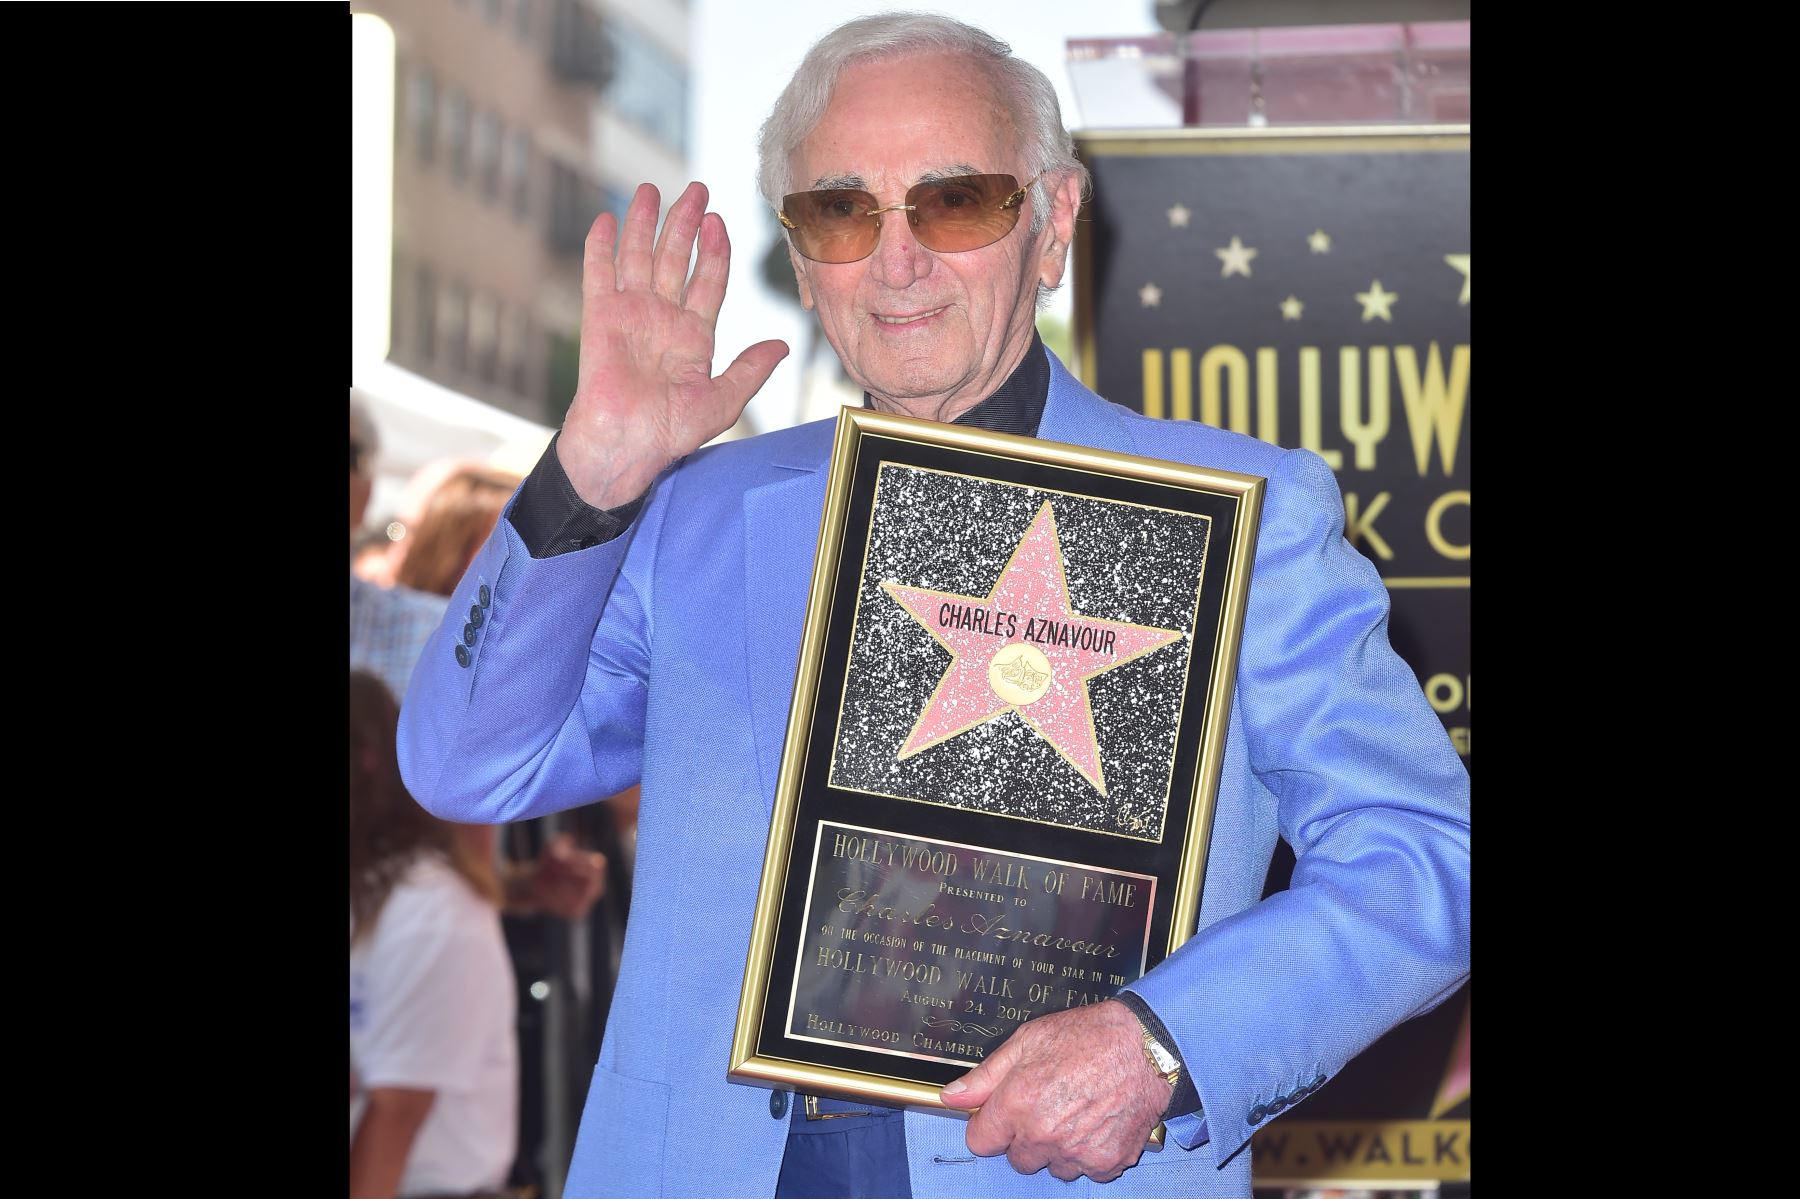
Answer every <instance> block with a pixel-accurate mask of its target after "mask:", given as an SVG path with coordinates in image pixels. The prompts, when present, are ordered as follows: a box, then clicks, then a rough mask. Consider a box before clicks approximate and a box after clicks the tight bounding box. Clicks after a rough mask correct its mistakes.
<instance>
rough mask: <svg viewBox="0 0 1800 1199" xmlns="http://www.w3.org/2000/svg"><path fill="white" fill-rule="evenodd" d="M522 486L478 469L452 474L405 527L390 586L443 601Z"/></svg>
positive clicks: (460, 469)
mask: <svg viewBox="0 0 1800 1199" xmlns="http://www.w3.org/2000/svg"><path fill="white" fill-rule="evenodd" d="M422 469H423V470H431V469H432V467H431V466H430V465H429V464H428V465H427V466H426V467H424V468H422ZM521 482H523V480H522V479H520V478H519V476H517V475H509V474H505V473H503V472H501V471H497V470H488V469H486V468H484V467H480V466H473V465H461V466H458V467H457V468H455V469H454V470H453V471H451V473H450V474H449V475H447V476H446V477H445V478H444V480H443V482H441V483H439V484H438V485H437V486H436V487H435V488H433V489H432V491H431V493H430V495H429V497H428V498H427V499H426V500H425V504H424V509H423V511H422V512H421V513H420V514H419V516H418V517H417V518H416V519H414V520H411V521H408V522H406V525H407V528H406V537H405V539H404V540H403V541H401V542H400V543H399V544H401V545H404V546H405V547H406V552H405V554H404V555H403V556H402V557H401V558H400V564H399V565H398V566H397V567H396V568H395V570H394V581H395V582H396V583H398V584H400V585H401V586H402V587H411V588H413V589H414V590H415V591H429V592H431V593H432V594H434V595H441V596H445V597H448V596H449V594H450V593H451V592H452V591H453V590H455V588H456V583H457V580H459V579H461V578H462V576H463V571H465V570H467V569H468V568H469V563H470V562H472V561H474V560H475V551H476V550H478V549H480V548H481V543H482V542H484V541H486V540H487V539H488V534H490V533H492V532H493V531H494V523H495V522H496V521H498V520H499V519H500V511H501V509H503V508H505V507H506V501H507V500H508V499H510V498H511V497H512V493H513V492H514V491H515V490H517V488H518V486H519V484H520V483H521Z"/></svg>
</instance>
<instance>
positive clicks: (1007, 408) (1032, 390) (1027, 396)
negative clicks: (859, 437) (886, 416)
mask: <svg viewBox="0 0 1800 1199" xmlns="http://www.w3.org/2000/svg"><path fill="white" fill-rule="evenodd" d="M1049 398H1050V360H1049V358H1048V357H1047V356H1046V353H1045V350H1044V342H1043V339H1042V338H1040V337H1039V336H1038V334H1037V331H1036V330H1035V329H1034V330H1032V333H1031V347H1030V348H1029V349H1027V350H1026V351H1025V357H1024V359H1023V360H1022V361H1021V362H1020V363H1019V365H1018V366H1017V367H1015V368H1013V373H1012V374H1010V375H1008V376H1006V381H1005V382H1004V383H1002V384H1000V386H998V387H996V388H995V389H994V390H993V393H992V394H991V395H989V396H988V397H987V398H986V399H984V400H982V401H981V402H980V403H979V404H976V405H975V406H974V407H973V408H971V409H969V410H968V411H967V412H965V413H963V414H962V415H961V416H959V417H957V418H956V420H955V421H954V422H952V423H954V424H958V425H969V426H972V427H974V428H977V429H990V430H992V431H993V432H995V433H1016V434H1018V435H1019V436H1021V437H1036V436H1037V429H1038V422H1039V421H1041V420H1042V419H1043V417H1044V404H1045V402H1046V401H1047V400H1048V399H1049ZM874 406H875V405H874V402H873V401H871V400H870V399H869V396H868V393H866V392H865V393H864V394H863V407H864V408H873V407H874Z"/></svg>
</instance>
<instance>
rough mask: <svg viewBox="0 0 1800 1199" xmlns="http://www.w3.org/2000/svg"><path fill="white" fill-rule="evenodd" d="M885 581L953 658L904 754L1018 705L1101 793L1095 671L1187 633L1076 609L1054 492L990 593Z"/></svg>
mask: <svg viewBox="0 0 1800 1199" xmlns="http://www.w3.org/2000/svg"><path fill="white" fill-rule="evenodd" d="M881 587H882V590H884V591H886V592H887V593H888V594H889V595H890V596H892V597H893V598H894V600H895V602H896V603H898V604H899V605H900V606H901V607H903V608H905V609H906V611H907V613H908V614H909V615H911V616H912V618H913V619H914V620H917V621H918V622H919V623H920V624H922V625H924V626H925V629H926V631H927V632H929V633H930V634H931V635H932V636H933V637H935V638H937V640H938V643H939V644H940V645H942V646H943V647H944V648H945V649H947V650H949V651H950V653H951V656H952V659H953V660H952V661H951V663H950V668H949V669H948V670H946V671H945V672H944V677H943V678H941V679H939V680H938V685H937V690H935V691H934V692H932V695H931V700H930V702H929V703H927V704H926V705H925V710H924V712H922V713H921V714H920V716H919V720H918V723H917V724H915V725H913V729H912V732H911V733H910V734H908V735H907V738H906V740H905V742H904V743H902V745H901V746H900V753H899V757H900V759H902V760H904V759H906V758H910V757H912V756H913V755H914V754H916V753H918V752H919V751H921V750H924V749H928V748H930V747H931V746H933V745H936V744H937V743H938V742H940V741H944V740H947V739H949V738H951V737H954V736H956V735H957V734H958V733H965V732H967V731H969V730H970V729H972V728H975V727H977V726H978V725H982V724H986V723H987V722H988V721H990V720H992V719H994V718H995V717H996V716H999V715H1000V714H1001V713H1003V712H1007V711H1012V712H1017V713H1018V714H1019V718H1020V719H1021V720H1023V721H1024V722H1025V723H1026V724H1027V725H1029V726H1030V727H1031V729H1032V730H1033V731H1034V732H1036V733H1037V735H1038V736H1040V737H1042V738H1043V739H1044V740H1045V741H1047V742H1049V743H1050V745H1051V747H1052V748H1054V749H1055V750H1056V752H1057V753H1059V754H1061V755H1062V757H1063V760H1064V761H1066V762H1068V763H1069V765H1071V766H1073V767H1074V768H1075V769H1076V770H1077V771H1078V772H1079V773H1080V774H1081V776H1082V777H1083V778H1085V779H1086V780H1087V781H1088V782H1089V783H1091V784H1093V787H1094V789H1095V790H1096V791H1098V792H1100V794H1101V795H1105V794H1106V775H1105V772H1104V771H1103V770H1102V769H1101V766H1100V745H1099V741H1098V739H1097V737H1096V735H1095V732H1094V713H1093V709H1092V708H1091V707H1090V706H1089V703H1088V689H1087V683H1088V680H1089V679H1092V678H1094V677H1096V676H1098V675H1102V674H1105V673H1106V672H1107V671H1109V670H1111V669H1113V668H1114V667H1116V666H1120V665H1123V664H1124V663H1126V662H1129V661H1131V660H1132V659H1133V658H1136V657H1140V656H1142V655H1144V654H1147V653H1149V652H1150V651H1152V650H1154V649H1159V648H1161V647H1162V646H1165V645H1169V644H1171V643H1173V642H1177V641H1180V640H1181V639H1182V636H1183V634H1182V632H1181V631H1180V630H1179V629H1157V628H1150V627H1148V626H1145V625H1135V624H1127V623H1126V622H1124V621H1119V620H1101V619H1098V618H1096V617H1092V616H1082V615H1080V614H1079V613H1077V612H1075V611H1074V610H1073V608H1072V607H1071V606H1070V603H1069V587H1068V582H1067V580H1066V579H1065V578H1064V574H1063V559H1062V550H1061V546H1060V543H1059V542H1058V540H1057V535H1056V516H1055V514H1054V513H1053V512H1052V511H1051V509H1050V501H1048V500H1045V501H1044V505H1043V507H1041V508H1039V509H1038V513H1037V516H1036V517H1035V518H1034V519H1033V520H1032V522H1031V528H1030V529H1028V530H1026V533H1025V536H1024V537H1023V538H1022V539H1020V541H1019V544H1018V546H1017V547H1015V548H1014V550H1013V553H1012V557H1011V558H1010V559H1009V560H1008V561H1007V563H1006V569H1004V570H1002V571H1001V572H1000V577H999V579H998V580H996V581H995V583H994V589H993V590H992V591H991V592H989V593H988V595H987V596H985V597H980V596H972V595H957V594H955V593H952V592H947V591H930V590H927V589H925V588H923V587H905V586H902V585H901V584H899V583H895V582H893V581H891V580H890V581H887V582H884V583H882V584H881ZM1015 646H1018V647H1020V648H1019V649H1014V648H1013V647H1015Z"/></svg>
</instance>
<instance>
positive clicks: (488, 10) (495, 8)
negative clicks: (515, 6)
mask: <svg viewBox="0 0 1800 1199" xmlns="http://www.w3.org/2000/svg"><path fill="white" fill-rule="evenodd" d="M500 7H501V5H500V0H481V16H482V19H483V20H485V21H486V22H487V23H488V24H489V25H498V24H499V23H500Z"/></svg>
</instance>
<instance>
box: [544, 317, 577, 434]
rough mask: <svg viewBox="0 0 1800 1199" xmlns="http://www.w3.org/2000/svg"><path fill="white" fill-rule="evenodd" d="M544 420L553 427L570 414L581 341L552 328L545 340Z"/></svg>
mask: <svg viewBox="0 0 1800 1199" xmlns="http://www.w3.org/2000/svg"><path fill="white" fill-rule="evenodd" d="M545 350H546V352H545V355H544V423H545V424H547V425H550V426H552V427H555V426H557V425H560V424H562V422H563V417H565V416H567V415H568V414H569V403H570V401H572V400H574V398H575V377H576V372H577V368H578V367H579V366H580V365H581V343H580V342H579V341H576V340H575V339H574V338H573V337H567V336H565V335H563V334H561V333H557V332H555V331H554V330H552V331H551V332H550V334H549V335H548V337H547V338H546V339H545Z"/></svg>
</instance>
